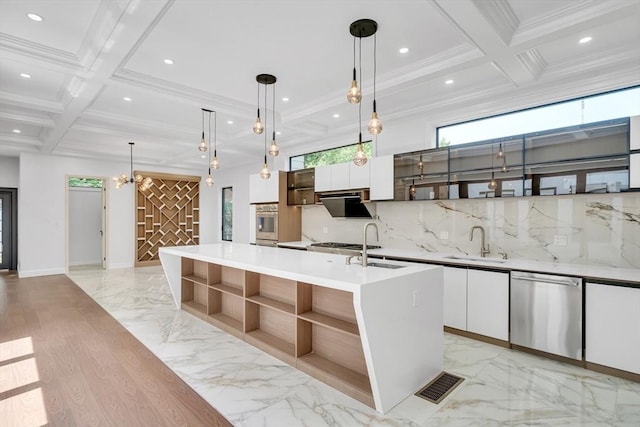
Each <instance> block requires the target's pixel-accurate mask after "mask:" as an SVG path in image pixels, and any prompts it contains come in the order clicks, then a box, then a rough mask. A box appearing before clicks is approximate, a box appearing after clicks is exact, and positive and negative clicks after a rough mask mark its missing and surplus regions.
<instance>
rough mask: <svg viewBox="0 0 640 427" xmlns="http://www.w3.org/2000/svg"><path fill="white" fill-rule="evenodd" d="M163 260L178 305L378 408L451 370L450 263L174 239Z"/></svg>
mask: <svg viewBox="0 0 640 427" xmlns="http://www.w3.org/2000/svg"><path fill="white" fill-rule="evenodd" d="M160 260H161V262H162V267H163V269H164V272H165V274H166V276H167V280H168V282H169V285H170V287H171V291H172V293H173V296H174V298H175V301H176V307H177V308H182V309H184V310H186V311H189V312H190V313H192V314H194V315H196V316H198V317H200V318H202V319H203V320H205V321H208V322H209V323H211V324H213V325H215V326H217V327H220V328H221V329H223V330H225V331H227V332H229V333H231V334H233V335H235V336H237V337H238V338H240V339H243V340H245V341H246V342H248V343H250V344H252V345H254V346H256V347H258V348H261V349H262V350H264V351H266V352H268V353H270V354H272V355H274V356H276V357H278V358H280V359H281V360H284V361H285V362H287V363H289V364H290V365H292V366H295V367H297V368H298V369H300V370H301V371H304V372H306V373H308V374H310V375H312V376H314V377H316V378H317V379H319V380H321V381H323V382H325V383H327V384H329V385H331V386H333V387H335V388H336V389H338V390H340V391H342V392H344V393H345V394H348V395H350V396H352V397H354V398H356V399H358V400H360V401H362V402H364V403H365V404H368V405H369V406H372V407H375V409H376V410H377V411H378V412H381V413H385V412H387V411H389V410H390V409H391V408H392V407H394V406H395V405H396V404H398V403H399V402H401V401H402V400H403V399H405V398H406V397H407V396H409V395H411V394H413V393H415V392H416V391H418V390H419V389H420V388H421V387H423V386H424V385H425V384H426V383H428V382H429V381H430V380H432V379H433V378H435V377H436V376H437V375H438V374H439V373H440V372H441V371H442V354H443V326H442V310H443V273H442V267H437V266H430V265H420V264H411V263H402V262H393V261H384V262H383V263H384V264H387V265H394V264H395V265H402V266H403V267H402V268H397V269H391V268H382V267H373V266H368V267H366V268H363V267H362V266H361V265H359V264H352V265H347V264H346V263H345V256H342V255H332V254H324V253H317V252H306V251H291V250H287V249H278V248H272V247H264V246H254V245H247V244H237V243H222V244H212V245H200V246H181V247H165V248H161V249H160ZM375 262H380V261H379V260H375Z"/></svg>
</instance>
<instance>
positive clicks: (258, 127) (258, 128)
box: [253, 77, 267, 135]
mask: <svg viewBox="0 0 640 427" xmlns="http://www.w3.org/2000/svg"><path fill="white" fill-rule="evenodd" d="M256 80H257V77H256ZM266 96H267V94H266V92H265V97H266ZM264 108H265V110H266V108H267V107H266V104H265V107H264ZM265 114H266V112H265ZM262 132H264V125H263V124H262V121H261V120H260V81H258V117H257V118H256V121H255V123H254V124H253V133H255V134H258V135H260V134H261V133H262Z"/></svg>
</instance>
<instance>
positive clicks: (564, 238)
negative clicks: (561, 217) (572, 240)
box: [553, 234, 568, 246]
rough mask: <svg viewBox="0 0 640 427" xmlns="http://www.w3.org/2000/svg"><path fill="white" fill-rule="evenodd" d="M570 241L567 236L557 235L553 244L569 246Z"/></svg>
mask: <svg viewBox="0 0 640 427" xmlns="http://www.w3.org/2000/svg"><path fill="white" fill-rule="evenodd" d="M567 243H568V239H567V236H561V235H558V234H556V235H555V236H553V244H554V245H556V246H567Z"/></svg>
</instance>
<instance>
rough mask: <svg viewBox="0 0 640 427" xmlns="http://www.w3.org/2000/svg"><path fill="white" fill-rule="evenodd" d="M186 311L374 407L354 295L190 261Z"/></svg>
mask: <svg viewBox="0 0 640 427" xmlns="http://www.w3.org/2000/svg"><path fill="white" fill-rule="evenodd" d="M181 268H182V270H181V286H182V290H181V291H182V304H181V306H182V309H183V310H185V311H187V312H189V313H191V314H193V315H195V316H197V317H199V318H201V319H203V320H205V321H207V322H209V323H211V324H213V325H214V326H216V327H218V328H220V329H222V330H224V331H226V332H228V333H230V334H232V335H234V336H236V337H238V338H240V339H244V340H245V341H246V342H247V343H249V344H251V345H253V346H255V347H257V348H260V349H261V350H263V351H265V352H267V353H269V354H271V355H272V356H275V357H277V358H279V359H280V360H283V361H284V362H286V363H289V364H290V365H292V366H295V367H297V368H298V369H300V370H301V371H303V372H306V373H308V374H309V375H311V376H314V377H316V378H317V379H319V380H321V381H323V382H325V383H327V384H329V385H331V386H332V387H334V388H336V389H338V390H340V391H342V392H343V393H345V394H347V395H349V396H352V397H354V398H355V399H358V400H360V401H361V402H363V403H365V404H367V405H369V406H371V407H374V406H375V404H374V400H373V393H372V389H371V382H370V380H369V375H368V371H367V365H366V361H365V357H364V351H363V346H362V342H361V338H360V332H359V330H358V325H357V320H356V314H355V309H354V303H353V294H352V293H351V292H347V291H342V290H337V289H332V288H325V287H322V286H317V285H311V284H308V283H304V282H296V281H294V280H288V279H283V278H279V277H274V276H270V275H267V274H261V273H255V272H250V271H245V270H240V269H237V268H232V267H227V266H222V265H218V264H213V263H208V262H204V261H198V260H193V259H189V258H184V257H183V258H182V259H181Z"/></svg>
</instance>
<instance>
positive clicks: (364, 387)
mask: <svg viewBox="0 0 640 427" xmlns="http://www.w3.org/2000/svg"><path fill="white" fill-rule="evenodd" d="M296 367H297V368H298V369H300V370H301V371H302V372H305V373H307V374H309V375H311V376H312V377H315V378H317V379H319V380H320V381H322V382H324V383H327V384H329V385H330V386H332V387H333V388H335V389H337V390H340V391H341V392H343V393H344V394H346V395H349V396H351V397H353V398H354V399H357V400H359V401H361V402H362V403H364V404H366V405H369V406H372V407H373V406H375V405H374V402H373V395H372V393H371V382H370V381H369V376H368V375H366V374H361V373H359V372H356V371H354V370H352V369H349V368H345V367H344V366H342V365H340V364H338V363H335V362H332V361H331V360H329V359H327V358H326V357H322V356H318V355H317V354H314V353H310V354H305V355H304V356H301V357H298V360H297V362H296Z"/></svg>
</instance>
